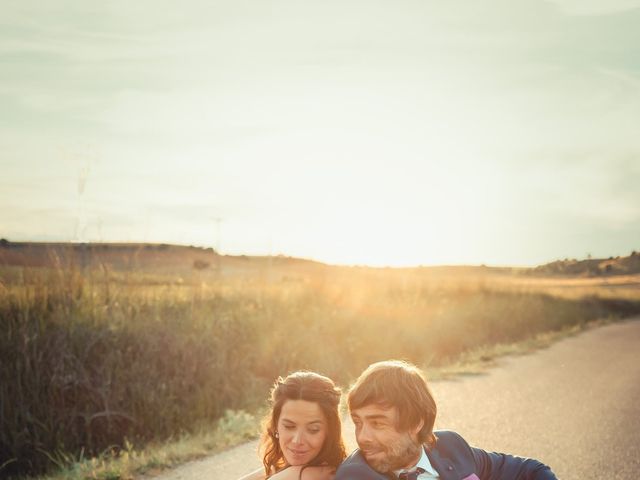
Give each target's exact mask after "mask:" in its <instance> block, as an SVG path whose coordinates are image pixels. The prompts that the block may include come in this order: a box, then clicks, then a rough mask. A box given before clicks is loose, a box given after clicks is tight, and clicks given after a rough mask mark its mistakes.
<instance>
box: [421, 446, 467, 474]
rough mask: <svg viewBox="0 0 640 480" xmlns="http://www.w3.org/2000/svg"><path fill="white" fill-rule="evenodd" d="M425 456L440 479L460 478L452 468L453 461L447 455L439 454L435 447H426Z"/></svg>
mask: <svg viewBox="0 0 640 480" xmlns="http://www.w3.org/2000/svg"><path fill="white" fill-rule="evenodd" d="M425 451H426V452H427V457H429V461H430V462H431V466H432V467H433V468H435V469H436V472H438V475H440V479H441V480H460V479H459V478H458V474H457V472H456V471H455V470H454V469H453V468H452V467H453V463H452V462H451V460H449V459H448V458H447V457H443V456H442V455H440V452H439V451H438V449H437V448H431V449H428V448H426V449H425Z"/></svg>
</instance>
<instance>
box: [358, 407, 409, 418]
mask: <svg viewBox="0 0 640 480" xmlns="http://www.w3.org/2000/svg"><path fill="white" fill-rule="evenodd" d="M397 415H398V409H397V408H396V407H395V406H393V405H391V404H389V403H369V404H367V405H364V406H362V407H359V408H353V409H351V416H352V417H354V416H355V417H361V418H366V417H386V418H393V419H395V418H396V416H397Z"/></svg>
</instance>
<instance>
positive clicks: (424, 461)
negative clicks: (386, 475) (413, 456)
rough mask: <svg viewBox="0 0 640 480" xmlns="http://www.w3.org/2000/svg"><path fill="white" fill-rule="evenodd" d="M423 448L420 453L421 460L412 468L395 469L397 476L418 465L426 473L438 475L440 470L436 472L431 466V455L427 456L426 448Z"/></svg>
mask: <svg viewBox="0 0 640 480" xmlns="http://www.w3.org/2000/svg"><path fill="white" fill-rule="evenodd" d="M421 450H422V455H420V460H418V463H416V464H415V465H414V466H413V467H411V468H401V469H400V470H395V471H394V473H395V474H396V476H400V474H401V473H403V472H410V471H412V470H414V469H416V468H417V467H420V468H422V469H423V470H424V471H425V473H430V474H431V475H434V476H438V472H436V469H435V468H433V467H432V466H431V462H430V461H429V457H427V453H426V452H425V451H424V448H422V449H421Z"/></svg>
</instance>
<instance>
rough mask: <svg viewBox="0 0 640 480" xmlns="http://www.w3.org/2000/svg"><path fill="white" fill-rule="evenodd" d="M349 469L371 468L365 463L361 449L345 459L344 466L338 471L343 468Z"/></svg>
mask: <svg viewBox="0 0 640 480" xmlns="http://www.w3.org/2000/svg"><path fill="white" fill-rule="evenodd" d="M347 467H352V468H355V467H367V468H371V467H369V465H367V462H366V461H365V459H364V457H363V456H362V452H360V449H359V448H356V449H355V450H354V451H353V452H352V453H351V455H349V456H348V457H347V458H345V459H344V461H343V462H342V464H341V465H340V467H338V471H340V469H343V468H347Z"/></svg>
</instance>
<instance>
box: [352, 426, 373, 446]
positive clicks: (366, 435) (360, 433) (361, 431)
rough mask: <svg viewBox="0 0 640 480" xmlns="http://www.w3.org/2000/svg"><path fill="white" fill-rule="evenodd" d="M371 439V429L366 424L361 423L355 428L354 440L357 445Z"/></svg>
mask: <svg viewBox="0 0 640 480" xmlns="http://www.w3.org/2000/svg"><path fill="white" fill-rule="evenodd" d="M370 441H371V431H370V429H369V428H367V426H366V425H362V426H361V427H360V428H357V429H356V442H358V445H363V444H366V443H368V442H370Z"/></svg>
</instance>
